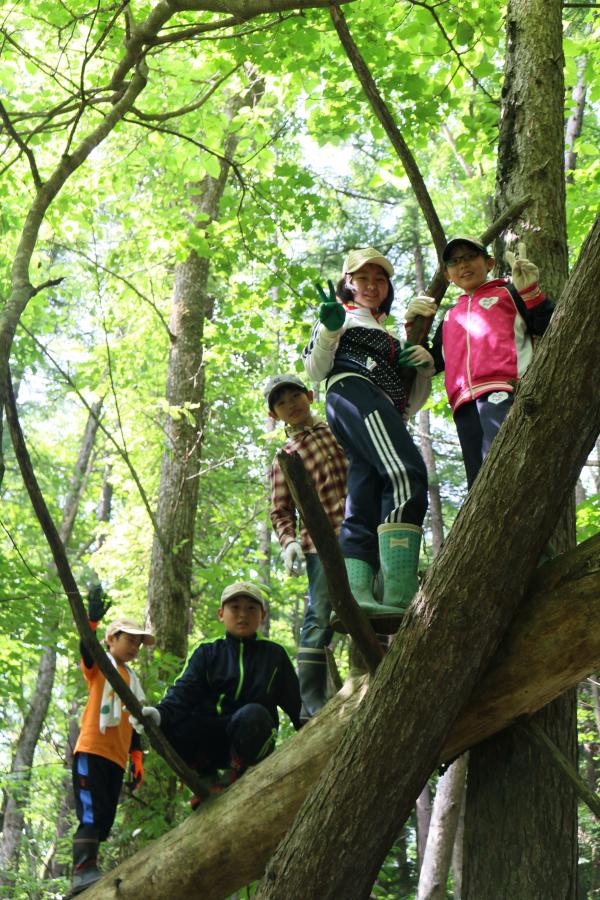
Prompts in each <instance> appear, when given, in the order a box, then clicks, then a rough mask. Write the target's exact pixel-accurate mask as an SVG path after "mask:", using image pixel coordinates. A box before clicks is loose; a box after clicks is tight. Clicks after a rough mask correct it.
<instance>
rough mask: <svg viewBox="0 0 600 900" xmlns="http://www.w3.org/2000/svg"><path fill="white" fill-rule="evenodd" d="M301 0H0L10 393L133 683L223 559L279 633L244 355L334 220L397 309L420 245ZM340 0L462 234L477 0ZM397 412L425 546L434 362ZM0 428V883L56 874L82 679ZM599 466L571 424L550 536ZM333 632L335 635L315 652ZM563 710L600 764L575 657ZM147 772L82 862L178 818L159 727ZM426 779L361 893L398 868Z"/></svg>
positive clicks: (493, 55)
mask: <svg viewBox="0 0 600 900" xmlns="http://www.w3.org/2000/svg"><path fill="white" fill-rule="evenodd" d="M325 5H326V4H323V3H314V4H307V3H295V4H293V3H287V2H281V3H269V4H260V3H247V4H244V5H243V6H244V9H243V13H242V12H241V8H238V7H237V5H236V4H216V3H214V4H211V3H172V4H169V3H159V4H157V5H156V6H155V7H153V6H152V5H151V4H149V3H135V4H134V3H127V2H123V3H109V2H106V3H97V4H96V5H93V4H86V3H84V2H79V0H73V2H70V3H64V2H60V3H55V2H43V0H40V2H37V3H35V4H33V3H29V2H28V0H26V2H21V3H18V4H16V3H2V4H0V36H1V40H2V44H1V53H2V80H1V86H0V118H1V123H2V128H1V134H0V137H1V141H2V143H1V145H0V146H1V156H0V196H1V200H2V204H1V212H0V216H1V220H0V228H1V233H2V254H1V256H0V297H1V298H2V300H3V304H4V308H3V319H2V324H3V327H4V331H3V335H4V334H9V335H10V340H9V341H8V346H9V349H10V352H11V358H10V370H11V376H12V383H13V389H14V393H15V395H16V397H17V406H18V413H19V417H20V420H21V426H22V428H23V431H24V435H25V440H26V442H27V445H28V448H29V453H30V456H31V459H32V463H33V467H34V470H35V474H36V476H37V480H38V482H39V485H40V487H41V489H42V491H43V494H44V496H45V499H46V503H47V504H48V506H49V508H50V511H51V513H52V515H53V517H54V520H55V522H56V523H57V525H58V526H59V530H60V533H61V537H62V539H63V541H64V543H65V545H66V546H67V548H68V554H69V559H70V562H71V566H72V569H73V571H74V573H75V576H76V579H77V582H78V584H79V586H80V590H81V591H82V593H85V590H86V588H87V586H88V585H89V584H90V583H92V582H93V581H94V580H95V579H99V580H100V581H101V582H102V584H103V585H104V587H105V589H106V590H107V592H108V593H109V595H110V597H111V598H112V600H113V601H114V604H115V609H117V610H118V611H120V612H122V613H124V614H128V615H133V616H135V617H137V618H143V617H144V616H146V615H148V616H149V618H150V620H151V621H152V623H153V625H154V627H155V628H156V631H157V635H158V639H159V640H158V644H159V648H158V650H157V651H156V652H155V653H154V654H153V656H152V658H151V659H145V660H143V661H142V663H141V669H142V671H143V675H144V682H145V686H146V691H147V694H148V696H149V697H151V698H153V699H155V700H157V699H158V698H159V697H160V696H161V695H162V691H163V689H164V684H165V683H166V682H168V680H169V678H171V677H172V676H173V674H174V673H176V672H177V671H178V669H179V667H180V665H181V660H182V659H183V658H184V657H185V655H186V653H187V651H188V649H189V648H193V647H194V646H195V645H196V644H197V643H198V641H200V640H203V639H211V638H213V637H214V636H216V635H217V634H218V633H219V629H218V627H217V621H216V608H217V604H218V598H219V595H220V592H221V590H222V588H223V587H224V586H225V585H226V584H227V583H228V582H230V581H232V580H235V579H237V578H240V577H243V578H253V579H257V580H259V581H261V582H262V583H263V584H264V585H265V588H266V590H267V591H268V594H269V600H270V615H269V619H268V622H267V627H266V632H267V633H268V634H269V635H270V636H271V637H273V638H274V639H275V640H277V641H280V642H281V643H283V644H284V645H285V646H286V647H287V648H288V650H289V651H290V654H291V655H292V657H293V656H294V654H295V650H296V647H297V642H298V633H299V625H300V622H301V618H302V609H303V604H304V602H305V591H306V581H305V579H304V578H300V579H293V580H292V579H287V578H285V576H284V573H283V566H282V562H281V557H280V554H279V549H278V545H277V543H276V542H275V541H274V540H273V536H272V534H271V529H270V521H269V517H268V505H269V501H268V479H267V472H268V468H269V464H270V460H271V459H272V456H273V454H274V452H275V450H276V448H277V447H278V446H279V445H280V443H281V442H282V440H283V433H282V432H281V431H280V430H279V428H274V427H273V423H272V422H271V421H270V420H269V419H268V418H267V415H266V409H265V405H264V401H263V398H262V393H261V389H260V388H261V384H262V383H263V382H264V381H265V380H266V378H267V377H268V376H269V375H270V374H272V373H273V372H276V371H298V372H299V373H300V374H301V368H300V366H299V363H298V359H299V353H300V351H301V349H302V347H303V346H304V343H305V341H306V339H307V337H308V335H309V333H310V329H311V327H312V324H313V321H314V318H315V312H316V308H317V303H318V301H317V297H316V293H315V291H314V288H313V284H314V282H315V281H319V280H321V281H322V280H324V279H327V278H329V277H331V278H334V279H335V277H336V276H337V274H338V273H339V271H340V267H341V261H342V258H343V256H344V253H345V252H346V250H347V249H349V248H351V247H354V246H364V245H369V244H370V245H374V246H376V247H377V248H379V249H380V250H381V251H382V252H384V253H386V255H388V256H389V257H390V258H391V259H392V261H393V263H394V266H395V268H396V273H397V274H396V276H395V279H394V283H395V287H396V301H395V306H394V309H393V315H394V319H395V322H396V327H397V329H398V332H399V334H400V336H403V334H402V332H403V329H402V321H403V311H404V308H405V306H406V303H407V302H408V300H409V299H410V298H411V297H412V296H414V294H415V293H416V292H417V291H421V290H422V289H423V287H424V286H425V285H426V284H427V282H428V280H429V279H430V278H431V276H432V275H433V273H434V271H435V266H436V255H435V251H434V249H433V246H432V241H431V236H430V234H429V233H428V230H427V227H426V225H425V223H424V221H423V219H422V216H421V213H420V210H419V206H418V203H417V200H416V198H415V195H414V192H413V190H412V188H411V185H410V184H409V181H408V178H407V176H406V174H405V171H404V168H403V166H402V165H401V163H400V161H399V160H398V158H397V156H396V154H395V152H394V150H393V148H392V147H391V146H390V144H389V141H388V137H387V136H386V134H385V132H384V129H383V128H382V126H381V124H380V122H379V121H378V120H377V119H376V117H375V116H374V115H373V112H372V110H371V108H370V106H369V104H368V102H367V100H366V98H365V95H364V93H363V90H362V88H361V85H360V84H359V83H358V81H357V79H356V77H355V75H354V73H353V71H352V68H351V66H350V64H349V62H348V60H347V58H346V55H345V53H344V50H343V49H342V47H341V45H340V42H339V38H338V36H337V34H336V32H335V29H334V28H333V26H332V23H331V20H330V17H329V14H328V12H327V9H322V10H319V9H310V8H307V9H304V10H302V9H301V7H303V6H306V7H310V6H315V7H316V6H325ZM343 9H344V12H345V14H346V16H347V18H348V23H349V26H350V28H351V30H352V34H353V37H354V40H355V41H356V43H357V45H358V47H359V48H360V52H361V54H362V56H363V57H364V59H365V61H366V63H367V65H368V66H369V68H370V70H371V72H372V73H373V75H374V76H375V78H376V81H377V84H378V87H379V90H380V91H381V93H382V94H383V95H384V96H385V98H386V100H387V102H388V104H389V106H390V108H391V109H392V110H393V114H394V117H395V120H396V123H397V125H398V127H399V128H400V130H401V131H402V134H403V135H404V138H405V140H406V142H407V143H408V144H409V146H410V149H411V151H412V153H413V155H414V156H415V158H416V160H417V162H418V165H419V167H420V170H421V172H422V174H423V176H424V178H425V181H426V184H427V187H428V190H429V193H430V195H431V198H432V200H433V202H434V205H435V208H436V210H437V213H438V215H439V218H440V220H441V222H442V225H443V227H444V229H445V230H446V233H447V234H451V233H457V232H458V233H467V234H479V233H481V232H482V231H483V230H484V228H485V227H486V226H487V225H488V224H490V222H491V221H492V220H493V218H494V204H493V198H494V191H495V179H496V161H497V160H496V152H497V146H498V125H499V110H500V97H501V91H502V85H503V78H504V70H503V67H504V55H505V20H504V17H505V9H504V7H503V6H502V5H498V6H495V5H492V4H488V3H485V2H481V3H478V2H476V0H475V2H470V3H468V4H466V3H462V2H455V3H452V4H448V3H442V4H431V5H429V4H426V3H416V2H412V3H410V2H402V3H394V4H392V3H385V4H383V3H379V2H368V0H361V2H358V3H351V4H344V7H343ZM225 14H227V15H225ZM597 16H598V14H597V11H596V10H595V9H594V4H589V5H588V4H565V5H564V9H563V41H562V49H563V52H564V63H565V70H564V71H565V85H566V94H565V111H564V117H565V137H566V155H565V174H566V198H567V228H568V247H569V255H570V260H571V262H573V261H574V260H575V259H576V257H577V254H578V252H579V250H580V248H581V245H582V243H583V240H584V238H585V236H586V234H587V232H588V230H589V228H590V226H591V224H592V222H593V219H594V215H595V209H596V206H597V197H598V184H599V181H600V162H599V160H598V152H597V148H598V137H599V122H598V100H599V99H600V89H599V87H598V79H597V77H596V75H597V69H598V50H597V43H598V42H597V37H598V17H597ZM140 23H144V28H145V29H146V32H145V40H146V43H145V44H144V48H145V49H144V53H143V55H142V56H136V55H135V52H134V50H135V46H134V45H135V41H136V35H137V34H138V31H139V29H140ZM153 28H154V32H153V31H152V29H153ZM124 48H125V50H124ZM132 48H133V49H132ZM128 57H129V58H128ZM508 239H509V241H510V239H511V235H510V233H509V234H508ZM24 267H25V268H24ZM24 271H26V272H27V278H24V277H23V272H24ZM543 279H544V272H543V271H542V285H543ZM31 285H33V287H31ZM454 296H455V294H453V293H452V292H449V293H448V295H447V297H446V299H445V300H444V304H447V303H450V302H451V301H452V299H453V298H454ZM12 333H14V340H13V339H12ZM2 346H3V348H6V346H7V343H6V341H5V342H4V343H3V345H2ZM317 408H318V410H319V411H322V406H321V401H320V399H319V401H318V403H317ZM411 427H412V429H413V433H414V435H415V439H416V440H417V441H418V442H419V444H420V446H421V448H422V450H423V453H424V456H425V457H426V460H427V462H428V467H429V471H430V480H431V503H430V512H429V514H428V520H427V527H426V541H425V549H424V552H423V557H422V567H423V569H426V568H427V566H428V565H429V563H430V562H431V561H432V559H433V558H434V556H435V554H436V552H437V550H438V549H439V547H440V545H441V542H442V540H443V538H444V535H445V534H447V533H448V530H449V529H450V527H451V525H452V523H453V521H454V518H455V516H456V514H457V512H458V510H459V508H460V506H461V504H462V502H463V500H464V498H465V493H466V487H465V482H464V472H463V468H462V463H461V459H460V453H459V448H458V442H457V439H456V434H455V431H454V426H453V424H452V422H451V419H450V417H449V414H448V409H447V404H446V400H445V394H444V390H443V384H442V380H441V379H437V380H436V381H435V382H434V392H433V395H432V398H431V400H430V402H429V403H428V406H427V408H426V409H425V410H424V411H423V412H422V413H420V414H419V416H418V417H417V418H416V419H415V420H413V422H412V425H411ZM2 448H3V457H4V465H5V472H4V477H3V482H2V509H1V513H0V527H1V532H2V533H1V542H0V567H1V584H2V588H1V593H0V601H1V602H0V654H1V658H2V668H3V676H4V677H3V680H2V685H1V687H0V692H1V696H2V702H1V704H0V715H1V716H2V743H1V745H0V753H1V755H2V772H3V776H2V779H3V781H2V786H3V791H4V804H3V845H2V851H1V852H2V856H1V861H2V864H3V867H4V869H5V872H4V876H3V884H4V887H5V889H6V891H7V894H6V895H7V896H9V895H11V896H15V897H31V898H34V897H41V896H57V897H58V896H61V893H62V891H63V890H64V887H65V885H66V883H67V881H66V879H67V876H68V858H69V846H70V831H71V829H72V828H73V822H74V817H73V811H72V806H71V803H70V797H69V788H68V783H69V779H68V765H69V759H70V750H71V749H72V746H73V742H74V738H75V735H76V727H77V720H78V717H79V715H80V712H81V709H82V704H83V703H84V702H85V689H84V684H83V679H82V678H81V675H80V672H79V670H78V664H77V663H78V650H77V644H78V635H77V632H76V629H75V627H74V624H73V619H72V615H71V611H70V608H69V606H68V604H67V602H66V600H65V598H64V593H63V591H62V588H61V585H60V582H59V579H58V577H57V575H56V573H55V571H54V569H53V566H52V561H51V556H50V553H49V550H48V546H47V543H46V541H45V539H44V536H43V533H42V531H41V529H40V525H39V523H38V521H37V518H36V517H35V515H34V514H33V511H32V508H31V503H30V501H29V497H28V494H27V491H26V490H25V487H24V484H23V479H22V477H21V474H20V472H19V468H18V465H17V461H16V459H15V456H14V454H13V451H12V448H11V442H10V437H9V434H8V430H6V429H5V431H4V433H3V442H2ZM599 482H600V472H599V468H598V454H597V453H596V454H595V455H593V456H592V457H591V458H590V459H589V460H588V464H587V465H586V467H585V468H584V470H583V471H582V474H581V477H580V480H579V483H578V488H577V504H578V505H577V526H578V540H584V539H585V538H587V537H590V536H591V535H592V534H594V533H596V532H597V531H598V521H599V519H600V506H599V501H598V490H599V487H598V485H599ZM515 527H516V525H515ZM347 652H348V646H347V641H346V640H345V639H341V638H340V639H336V642H335V644H334V654H335V658H336V661H337V664H338V667H339V669H340V671H341V673H342V675H343V674H345V672H346V671H347V668H348V661H347ZM578 723H579V731H578V736H579V755H580V761H581V767H582V772H585V776H586V778H587V780H588V783H589V784H590V786H591V787H592V789H593V790H597V783H598V765H599V759H598V756H599V746H600V702H599V699H598V686H597V683H596V679H595V678H590V679H589V681H588V682H586V683H585V684H583V685H581V686H580V690H579V700H578ZM287 734H289V729H286V728H284V730H283V732H282V737H283V738H285V737H286V735H287ZM146 770H147V781H146V784H145V785H144V787H143V789H142V790H140V791H139V792H138V793H136V794H135V795H132V796H131V797H129V796H128V797H127V798H126V802H125V803H124V804H123V805H122V808H121V812H120V813H119V819H118V827H115V829H114V831H113V836H112V838H111V841H110V842H109V845H108V846H107V848H106V858H107V861H109V864H111V863H116V862H117V861H119V860H120V859H123V858H126V857H128V856H129V855H131V853H132V852H134V851H135V850H136V849H137V848H138V847H140V846H142V845H144V844H145V843H147V842H148V841H150V840H153V839H154V838H156V837H158V836H159V835H161V834H162V833H164V832H165V831H166V830H168V829H170V828H172V827H173V824H174V823H176V822H177V821H179V820H180V819H181V817H182V816H185V815H186V798H185V795H181V794H173V792H172V790H171V787H172V778H171V776H170V774H169V772H168V770H167V769H166V767H165V766H164V764H163V763H162V762H161V761H160V760H159V759H158V758H157V757H156V755H154V754H152V753H148V754H147V756H146ZM65 773H67V777H66V779H65ZM435 787H436V779H434V780H433V781H432V783H431V786H430V791H431V792H432V793H433V792H435ZM167 795H168V796H169V797H170V800H169V802H168V803H165V801H164V798H165V796H167ZM428 803H429V798H428V796H425V797H423V798H422V802H421V811H423V809H424V810H425V812H424V816H421V821H420V823H419V822H418V821H417V816H415V817H414V818H413V819H411V820H410V822H409V824H408V825H407V827H406V828H405V829H403V832H402V834H401V835H400V836H399V839H398V841H397V843H396V844H395V846H394V848H393V850H392V852H391V854H390V856H389V858H388V860H387V861H386V864H385V866H384V867H383V869H382V871H381V873H380V877H379V879H378V882H377V884H376V885H375V887H374V895H375V896H378V897H390V898H396V897H398V898H399V897H405V896H406V897H410V896H413V895H414V893H415V891H416V889H417V888H416V885H417V881H418V875H419V868H420V865H421V863H422V859H423V846H424V841H425V836H426V832H427V807H428ZM579 847H580V865H579V869H580V888H579V891H580V893H579V896H581V897H588V896H589V897H593V896H597V895H598V891H600V850H599V847H598V830H597V823H595V822H594V820H593V819H592V817H591V816H590V814H589V813H588V812H587V811H586V810H585V808H582V810H581V814H580V820H579ZM459 882H460V878H459V877H458V876H457V875H456V873H455V876H454V880H452V879H451V881H450V885H449V888H448V890H449V891H450V892H451V893H450V896H452V891H454V896H460V885H459ZM8 892H10V894H9V893H8ZM442 896H443V895H442Z"/></svg>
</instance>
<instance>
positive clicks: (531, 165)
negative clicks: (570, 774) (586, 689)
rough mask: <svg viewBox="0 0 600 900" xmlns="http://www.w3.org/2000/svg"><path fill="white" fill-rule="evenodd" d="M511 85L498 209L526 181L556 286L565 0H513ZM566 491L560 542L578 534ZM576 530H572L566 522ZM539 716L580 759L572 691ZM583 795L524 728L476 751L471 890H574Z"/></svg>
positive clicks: (470, 798) (535, 243) (471, 896)
mask: <svg viewBox="0 0 600 900" xmlns="http://www.w3.org/2000/svg"><path fill="white" fill-rule="evenodd" d="M506 27H507V50H506V59H505V81H504V88H503V92H502V110H501V119H500V137H499V156H498V168H497V175H496V212H497V213H501V212H502V211H503V210H504V209H505V208H506V206H508V205H509V204H510V203H511V201H512V199H513V198H514V197H516V196H521V195H522V192H523V191H524V190H527V191H529V193H530V194H531V196H532V203H531V204H530V206H529V207H528V208H527V210H526V212H525V213H524V214H523V217H522V220H521V221H520V222H519V223H518V225H517V226H516V227H515V228H514V229H513V231H512V236H513V237H516V236H517V235H518V237H519V239H520V240H523V241H525V242H526V247H527V256H528V258H529V259H531V260H533V261H534V262H536V264H537V265H538V266H539V268H540V280H541V283H542V286H543V289H544V290H545V291H547V292H548V293H549V294H550V295H551V296H554V297H556V296H558V294H559V293H560V291H561V290H562V288H563V285H564V282H565V279H566V275H567V243H566V215H565V186H564V169H563V166H564V119H563V101H564V82H563V74H562V73H563V64H562V61H563V56H562V7H561V4H560V2H559V0H552V2H548V0H532V2H531V0H510V2H509V4H508V10H507V26H506ZM569 508H570V501H569V502H568V503H565V514H564V517H563V519H564V521H563V524H562V525H561V529H562V533H563V537H558V536H557V535H554V536H553V538H552V540H553V543H554V544H555V545H558V549H559V550H565V549H566V548H567V547H568V546H569V543H570V541H571V540H573V542H574V517H573V516H572V515H571V516H569V513H568V512H567V510H568V509H569ZM569 532H571V534H569ZM538 721H539V724H540V725H541V726H542V727H543V728H544V730H545V731H547V732H548V733H549V734H550V735H551V736H552V738H553V740H554V741H555V742H556V743H557V744H558V745H559V746H560V748H561V749H562V751H563V753H565V754H567V755H568V756H569V757H570V758H571V760H572V761H574V759H575V754H576V730H575V728H576V718H575V698H574V696H573V695H570V696H563V697H561V698H560V699H559V700H558V701H556V703H554V704H552V706H550V707H549V708H547V709H545V710H543V711H541V712H540V713H539V715H538ZM576 821H577V804H576V800H575V797H574V795H573V793H572V791H571V789H570V787H569V785H568V784H567V783H566V780H565V779H563V778H561V776H560V774H559V773H558V772H556V771H554V770H553V769H552V767H550V766H548V765H547V760H546V759H545V758H544V756H543V754H542V753H541V751H540V750H539V749H538V748H537V747H535V746H533V745H532V744H531V742H530V741H528V740H527V738H526V737H525V736H524V735H522V734H521V733H520V732H519V731H518V730H514V729H511V730H510V731H509V732H507V733H506V734H500V735H497V736H496V737H495V738H494V739H493V740H491V741H488V742H486V743H485V744H483V745H481V746H479V747H476V748H475V749H474V750H473V752H472V753H471V755H470V762H469V776H468V779H467V801H466V810H465V843H464V865H465V872H464V879H463V898H464V900H479V898H480V897H481V896H483V895H485V896H486V897H488V898H489V900H494V898H504V897H506V896H528V894H530V893H531V891H532V890H533V891H534V894H536V895H538V896H544V897H547V898H548V900H551V898H561V900H566V898H574V896H575V883H576V865H577V860H576Z"/></svg>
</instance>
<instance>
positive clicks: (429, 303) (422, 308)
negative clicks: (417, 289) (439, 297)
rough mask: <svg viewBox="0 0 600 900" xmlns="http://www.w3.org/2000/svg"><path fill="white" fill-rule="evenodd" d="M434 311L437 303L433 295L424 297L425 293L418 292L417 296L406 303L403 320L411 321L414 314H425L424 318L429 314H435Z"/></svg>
mask: <svg viewBox="0 0 600 900" xmlns="http://www.w3.org/2000/svg"><path fill="white" fill-rule="evenodd" d="M436 312H437V303H436V302H435V300H434V299H433V297H426V296H425V294H419V295H418V297H415V298H414V300H411V301H410V303H409V304H408V307H407V310H406V312H405V313H404V320H405V321H406V322H412V321H413V319H414V318H415V316H425V318H429V317H430V316H435V314H436Z"/></svg>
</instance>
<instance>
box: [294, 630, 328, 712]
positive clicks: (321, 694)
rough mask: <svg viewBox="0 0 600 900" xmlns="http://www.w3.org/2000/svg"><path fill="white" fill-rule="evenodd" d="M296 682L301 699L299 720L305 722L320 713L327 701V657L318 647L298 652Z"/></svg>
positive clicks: (306, 648) (303, 648) (301, 648)
mask: <svg viewBox="0 0 600 900" xmlns="http://www.w3.org/2000/svg"><path fill="white" fill-rule="evenodd" d="M298 681H299V682H300V696H301V697H302V711H301V713H300V718H301V719H302V720H303V721H304V722H307V721H308V719H312V717H313V716H316V714H317V713H318V712H320V711H321V710H322V709H323V707H324V706H325V704H326V703H327V700H328V699H329V698H328V696H327V656H326V653H325V650H324V649H323V648H319V647H300V648H299V650H298Z"/></svg>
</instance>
